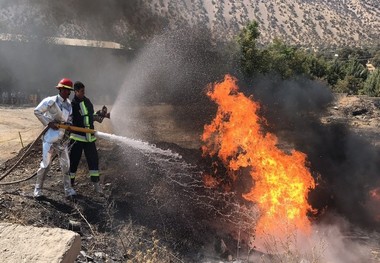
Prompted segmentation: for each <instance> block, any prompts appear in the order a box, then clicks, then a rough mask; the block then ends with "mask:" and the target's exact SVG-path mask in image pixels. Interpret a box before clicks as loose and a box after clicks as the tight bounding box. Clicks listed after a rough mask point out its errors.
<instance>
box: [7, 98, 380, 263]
mask: <svg viewBox="0 0 380 263" xmlns="http://www.w3.org/2000/svg"><path fill="white" fill-rule="evenodd" d="M336 98H337V100H335V101H334V102H333V103H332V104H331V105H330V106H331V107H329V109H328V111H327V112H326V115H325V116H324V117H323V118H322V122H323V123H324V125H326V126H327V127H328V126H329V125H331V124H333V123H346V124H348V126H350V127H351V128H352V129H353V131H354V132H355V133H356V134H358V135H360V136H361V137H363V138H366V139H368V142H370V143H371V144H372V145H375V146H376V147H377V146H378V145H379V141H380V138H379V134H378V133H377V132H376V129H377V128H378V126H379V123H378V120H377V119H378V117H379V116H380V111H379V108H378V105H379V104H378V100H377V99H374V98H368V97H356V96H346V95H340V96H337V97H336ZM31 110H32V108H26V109H24V111H20V110H19V109H8V110H7V111H4V112H5V114H4V115H2V116H1V118H0V124H2V123H9V124H8V126H10V127H14V128H15V129H16V130H20V129H21V131H24V133H29V132H30V131H29V130H28V128H27V127H26V126H20V125H19V123H18V120H19V119H21V118H24V125H26V124H30V125H33V123H34V122H35V119H34V118H35V117H34V116H32V115H31V114H29V115H27V114H25V112H27V111H31ZM167 113H168V109H167V106H165V105H163V106H156V107H152V108H151V109H150V110H149V111H148V110H147V109H145V115H144V116H145V118H147V119H149V118H152V119H153V118H155V119H157V120H158V121H160V122H161V125H159V126H155V124H154V123H152V122H151V121H149V123H150V124H151V125H152V127H149V126H145V125H146V123H145V124H144V122H142V121H141V119H139V118H138V117H137V116H135V117H132V122H131V124H133V125H131V126H130V129H131V132H134V134H135V135H142V134H145V132H144V131H145V130H146V129H148V130H149V129H154V130H156V133H151V132H149V133H147V134H149V135H150V137H149V138H148V137H146V138H145V139H146V141H147V142H155V143H156V144H155V145H156V146H157V147H158V148H160V149H163V150H166V149H167V151H166V152H165V151H161V153H164V154H157V155H156V154H155V153H154V151H157V149H158V148H155V147H148V148H147V149H148V151H145V152H144V151H141V149H140V150H139V149H138V147H136V145H137V146H138V144H136V145H135V146H133V145H128V144H122V143H120V142H117V141H116V143H115V141H112V140H111V141H109V140H104V139H102V138H100V139H99V140H98V142H97V146H98V148H99V156H100V163H101V167H100V168H101V172H102V183H103V185H104V193H105V195H104V196H99V195H97V194H95V193H94V191H93V189H92V187H91V184H90V181H89V179H88V177H87V169H86V165H85V161H84V159H82V162H81V164H80V170H79V176H78V178H77V179H78V180H77V185H76V186H75V188H76V190H77V191H78V198H77V200H76V202H74V203H73V202H72V201H70V200H66V199H65V198H64V196H63V191H62V182H61V173H60V170H59V165H58V161H57V160H55V161H54V162H53V165H52V169H51V172H50V173H49V176H48V178H47V179H46V184H45V190H46V191H45V194H46V198H45V199H43V200H41V201H36V200H34V199H33V197H32V196H31V195H32V190H33V184H34V182H35V178H31V180H27V181H24V182H21V183H10V184H8V182H12V181H17V180H20V179H26V178H27V177H29V176H30V175H32V174H33V172H34V171H36V169H37V167H38V162H39V159H40V156H41V145H37V146H36V147H35V148H33V149H32V150H31V154H29V155H27V157H26V158H25V160H24V161H23V162H22V163H21V164H20V165H18V166H17V168H16V169H15V170H14V171H13V172H12V173H11V174H10V175H9V176H8V177H6V178H5V179H4V180H2V181H1V183H0V184H1V186H0V194H1V195H0V204H1V211H0V212H1V213H0V221H1V222H10V223H16V224H21V225H33V226H37V227H41V226H44V227H60V228H64V229H72V230H74V231H77V232H78V233H80V234H81V240H82V251H81V253H80V255H79V256H78V258H77V261H76V262H78V263H80V262H144V263H145V262H181V263H183V262H186V263H187V262H189V263H192V262H197V263H200V262H204V263H206V262H209V263H216V262H232V261H233V260H235V261H234V262H256V260H257V261H258V262H304V261H305V262H307V261H308V260H309V259H310V257H314V258H318V259H319V261H316V262H336V263H343V262H344V263H346V262H363V263H364V262H366V263H367V262H371V263H375V262H376V263H378V262H380V257H379V255H380V251H379V246H378V244H379V240H380V235H379V233H378V228H372V227H374V226H373V225H372V226H369V225H368V226H367V227H368V228H367V227H363V228H361V227H357V226H350V227H347V223H346V222H344V221H342V220H341V221H335V220H333V219H332V218H333V217H330V216H331V215H333V214H334V212H333V211H334V207H327V208H326V209H327V211H329V212H331V213H325V214H323V213H322V214H321V216H320V218H318V219H317V221H316V223H317V225H318V226H320V227H321V229H320V231H321V232H323V231H325V234H323V235H321V240H320V241H318V242H317V243H316V244H315V246H316V247H315V250H313V251H314V252H313V254H312V255H305V254H302V252H301V251H296V252H294V251H292V252H291V253H295V254H286V253H278V252H276V254H270V252H268V253H261V252H259V251H256V250H255V249H252V248H250V247H249V246H250V245H249V244H250V243H249V242H250V241H249V240H250V238H251V237H252V236H251V235H252V234H251V233H250V229H251V228H252V226H253V224H254V218H255V216H256V215H255V214H254V213H255V212H254V211H255V210H254V209H252V211H251V210H250V209H251V208H252V207H251V206H250V205H249V204H248V203H244V204H243V203H241V201H242V200H240V201H238V200H239V199H238V198H237V197H236V196H235V195H234V194H233V193H226V192H224V191H221V190H222V189H210V188H208V187H205V186H204V185H203V183H202V180H201V178H200V176H201V175H202V174H201V173H200V172H202V171H203V172H204V171H207V169H208V168H207V167H208V166H210V164H209V163H207V161H205V160H202V158H201V155H200V152H199V151H198V150H197V149H195V148H194V147H193V145H194V144H198V143H199V142H198V141H197V138H198V136H194V137H189V136H187V133H188V132H189V131H183V132H181V133H180V134H178V133H179V131H180V129H178V127H177V126H175V125H174V123H173V122H172V120H171V119H170V115H168V114H167ZM191 121H192V120H190V121H189V122H191ZM109 124H110V122H107V123H102V125H103V126H99V127H97V129H98V130H100V131H105V132H109V131H110V128H111V127H109ZM12 125H13V126H12ZM177 125H178V123H177ZM2 127H3V129H6V128H5V126H0V129H1V128H2ZM168 127H171V128H170V129H167V128H168ZM131 135H132V134H131ZM179 135H182V139H183V140H182V141H181V143H178V142H179V141H178V137H180V136H179ZM145 139H144V141H145ZM309 139H311V138H309ZM180 144H181V146H180ZM16 149H17V150H18V149H19V147H18V146H16ZM16 149H13V150H16ZM26 149H27V147H25V148H24V149H22V150H20V151H19V152H18V155H17V156H15V157H14V158H10V159H9V160H7V161H6V162H4V163H2V164H1V166H0V171H1V173H2V174H3V173H4V172H5V171H7V170H8V169H9V168H10V167H11V166H12V165H13V164H14V163H15V162H16V161H17V160H18V159H19V158H20V157H21V156H22V155H23V153H24V152H25V150H26ZM11 150H12V149H10V148H9V149H8V152H9V151H11ZM17 150H16V151H17ZM2 151H3V152H4V153H7V149H5V148H2ZM332 151H333V150H332ZM3 152H2V153H3ZM176 154H180V155H181V156H182V159H178V158H177V155H176ZM362 154H363V153H362ZM363 176H364V175H363ZM3 184H4V185H3ZM321 187H323V185H321ZM356 205H357V204H355V203H351V206H353V207H355V206H356ZM374 208H378V203H375V204H374ZM247 209H248V211H251V212H250V213H248V211H247ZM376 211H378V210H376ZM325 212H326V211H325ZM376 214H377V215H378V213H377V212H376ZM329 215H330V216H329ZM329 220H330V221H329ZM331 220H333V221H334V222H335V223H336V224H337V225H331V226H330V227H328V228H326V229H324V228H323V226H324V224H323V222H326V221H327V224H328V225H329V224H331V223H332V222H331ZM377 222H378V221H377ZM325 227H326V226H325ZM368 230H370V231H368ZM316 233H318V231H316ZM290 242H293V241H290ZM279 246H280V247H277V248H275V249H283V248H282V247H281V245H279ZM348 247H349V248H350V249H347V248H348ZM269 251H271V249H269ZM298 253H299V254H298ZM294 258H297V259H299V260H298V261H284V260H287V259H294ZM332 259H334V260H332ZM309 262H311V261H309Z"/></svg>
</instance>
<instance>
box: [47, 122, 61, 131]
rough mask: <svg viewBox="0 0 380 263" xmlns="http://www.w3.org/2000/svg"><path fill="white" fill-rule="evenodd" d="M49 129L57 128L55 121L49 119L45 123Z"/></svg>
mask: <svg viewBox="0 0 380 263" xmlns="http://www.w3.org/2000/svg"><path fill="white" fill-rule="evenodd" d="M47 126H48V127H49V128H50V129H53V130H58V129H59V128H58V127H57V125H56V123H55V122H53V121H51V122H49V123H48V125H47Z"/></svg>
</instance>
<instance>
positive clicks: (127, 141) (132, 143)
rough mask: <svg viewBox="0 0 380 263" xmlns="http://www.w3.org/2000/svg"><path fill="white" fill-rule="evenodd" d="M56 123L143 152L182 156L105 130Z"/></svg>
mask: <svg viewBox="0 0 380 263" xmlns="http://www.w3.org/2000/svg"><path fill="white" fill-rule="evenodd" d="M56 125H57V127H58V128H61V129H65V130H67V131H70V132H71V131H75V132H84V133H92V134H94V135H95V136H96V137H99V138H102V139H105V140H108V141H112V142H121V143H123V144H126V145H128V146H130V147H132V148H135V149H138V150H140V151H142V152H145V153H153V154H159V155H164V156H167V157H172V158H176V159H181V158H182V156H181V155H179V154H178V153H173V152H172V151H171V150H163V149H160V148H157V147H156V146H155V145H153V144H150V143H147V142H143V141H140V140H135V139H131V138H127V137H124V136H119V135H115V134H110V133H106V132H100V131H96V130H94V129H89V128H83V127H77V126H72V125H67V124H56Z"/></svg>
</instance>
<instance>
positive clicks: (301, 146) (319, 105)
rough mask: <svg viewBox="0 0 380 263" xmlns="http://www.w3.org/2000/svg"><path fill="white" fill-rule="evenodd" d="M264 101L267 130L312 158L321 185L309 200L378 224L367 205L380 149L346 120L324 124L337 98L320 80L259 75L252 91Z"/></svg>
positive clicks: (361, 221)
mask: <svg viewBox="0 0 380 263" xmlns="http://www.w3.org/2000/svg"><path fill="white" fill-rule="evenodd" d="M250 91H251V92H252V93H253V94H254V96H255V98H256V99H258V100H259V101H260V102H261V103H262V105H263V108H262V114H263V115H264V116H265V117H266V119H267V120H268V125H269V126H268V127H267V129H268V130H270V131H272V132H274V133H275V134H276V135H277V136H279V137H280V140H281V139H282V140H284V141H286V142H287V143H289V144H290V145H292V146H293V147H294V148H295V149H297V150H299V151H301V152H304V153H306V154H307V156H308V160H309V162H310V164H309V165H310V168H311V170H312V172H313V174H314V175H315V178H316V179H317V183H318V186H317V187H316V189H315V190H314V191H312V192H311V194H310V196H309V200H310V202H311V203H312V205H313V207H315V208H318V209H319V210H320V211H326V208H327V210H331V211H334V210H336V211H337V212H339V213H340V214H341V215H343V216H345V217H346V218H348V219H349V220H350V221H351V222H354V223H358V224H360V225H362V226H366V227H379V224H378V222H376V221H375V214H374V212H373V211H374V209H373V208H372V209H370V208H369V207H368V205H367V203H368V201H369V191H370V189H371V188H370V187H371V186H376V183H377V181H378V179H377V178H378V174H379V171H380V167H379V163H378V161H377V160H379V152H378V150H377V149H376V148H375V147H374V146H373V144H371V143H370V142H369V141H367V140H365V138H363V137H362V136H360V134H356V133H354V132H353V131H351V130H350V129H349V128H348V127H347V126H346V125H345V124H343V123H325V124H324V123H322V122H321V117H322V116H324V115H325V114H326V109H327V106H329V104H330V103H332V101H333V99H334V97H333V94H332V93H331V92H330V91H329V89H328V88H327V87H326V86H325V85H323V84H321V83H318V82H315V81H310V80H306V79H302V78H299V79H297V80H289V81H279V80H276V78H272V79H271V80H268V79H259V80H257V81H256V82H255V87H254V88H253V89H252V90H250Z"/></svg>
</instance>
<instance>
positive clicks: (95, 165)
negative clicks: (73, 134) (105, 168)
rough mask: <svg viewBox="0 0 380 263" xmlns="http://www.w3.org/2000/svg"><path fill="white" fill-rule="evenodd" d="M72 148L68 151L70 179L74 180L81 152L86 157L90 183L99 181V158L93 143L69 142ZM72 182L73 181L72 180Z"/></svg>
mask: <svg viewBox="0 0 380 263" xmlns="http://www.w3.org/2000/svg"><path fill="white" fill-rule="evenodd" d="M71 143H72V144H73V146H72V147H71V151H70V177H71V179H74V178H75V174H76V172H77V169H78V165H79V162H80V159H81V157H82V152H83V151H84V155H85V156H86V161H87V165H88V170H89V171H90V178H91V181H92V182H98V181H99V157H98V150H97V149H96V145H95V142H80V141H75V140H71ZM72 181H74V180H72Z"/></svg>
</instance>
